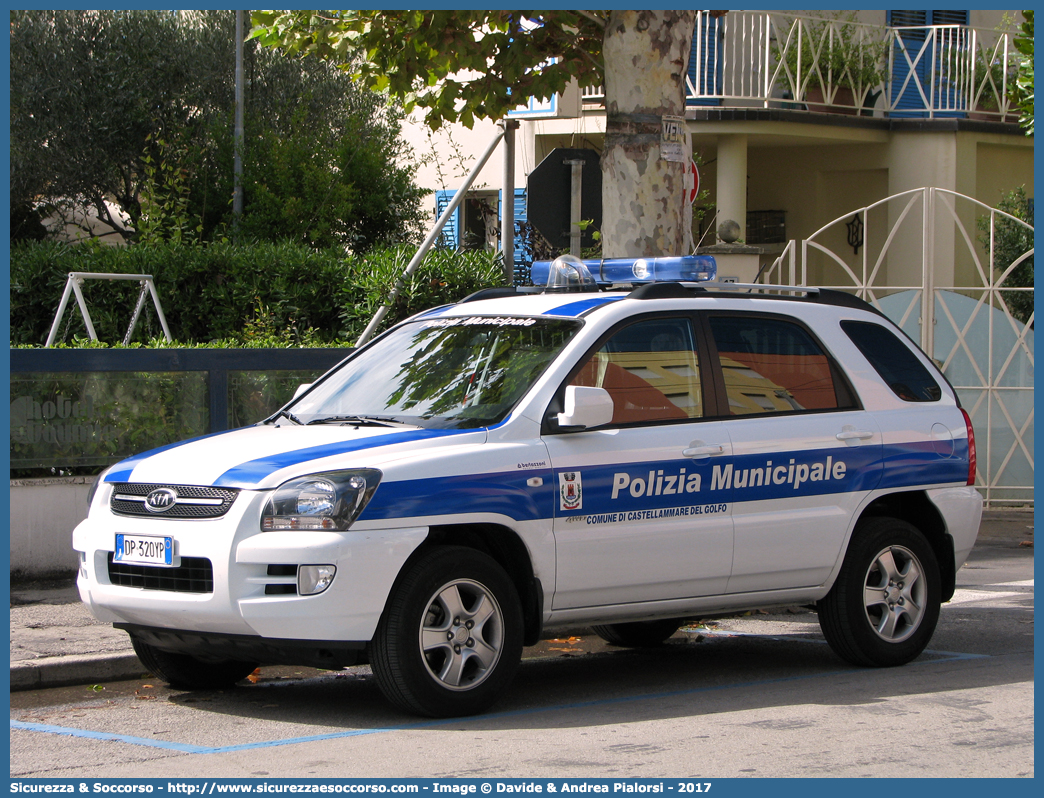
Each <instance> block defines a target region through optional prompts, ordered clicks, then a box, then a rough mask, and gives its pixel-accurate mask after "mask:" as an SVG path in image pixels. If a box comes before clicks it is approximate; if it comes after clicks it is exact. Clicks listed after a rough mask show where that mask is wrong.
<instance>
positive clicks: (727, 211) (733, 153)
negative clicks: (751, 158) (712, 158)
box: [714, 134, 747, 241]
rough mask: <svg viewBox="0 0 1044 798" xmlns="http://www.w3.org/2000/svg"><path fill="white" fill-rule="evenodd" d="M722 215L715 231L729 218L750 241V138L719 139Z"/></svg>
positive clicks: (720, 203) (719, 189)
mask: <svg viewBox="0 0 1044 798" xmlns="http://www.w3.org/2000/svg"><path fill="white" fill-rule="evenodd" d="M717 182H718V187H717V188H718V197H717V208H718V216H717V218H716V219H715V220H714V229H715V230H717V229H718V225H720V224H721V223H722V222H723V221H725V220H726V219H732V220H733V221H735V222H736V224H738V225H739V226H740V240H741V241H746V240H747V136H746V135H745V134H734V135H726V136H719V137H718V174H717Z"/></svg>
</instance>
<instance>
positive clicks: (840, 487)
mask: <svg viewBox="0 0 1044 798" xmlns="http://www.w3.org/2000/svg"><path fill="white" fill-rule="evenodd" d="M705 323H706V328H705V329H706V330H707V334H708V338H709V340H710V341H711V342H712V343H713V347H714V350H715V356H716V358H717V362H718V363H720V366H721V370H720V376H719V377H718V378H719V379H721V380H722V381H723V383H724V385H723V386H722V388H723V390H722V391H721V393H722V394H723V396H724V398H725V400H726V402H727V407H721V408H718V409H719V411H720V412H721V413H722V414H723V415H724V417H725V418H727V421H726V422H725V424H726V426H727V428H728V435H729V439H730V441H731V443H732V458H731V459H730V461H729V462H728V463H727V464H725V465H724V473H721V474H720V475H719V479H718V482H719V483H721V484H725V485H726V486H727V487H728V488H729V489H730V490H731V495H732V500H733V512H732V518H733V525H734V530H735V532H734V534H735V555H734V558H733V567H732V575H731V577H730V580H729V585H728V592H729V593H743V592H749V591H761V590H773V589H785V588H797V587H807V586H813V585H818V584H821V583H822V582H824V581H825V580H826V579H827V577H828V576H829V574H830V572H831V570H832V568H833V566H834V564H835V562H836V561H837V558H838V557H839V556H840V554H841V548H842V546H843V544H844V540H845V536H846V535H847V532H848V527H849V524H850V522H851V519H852V518H853V516H854V514H855V512H856V510H857V508H858V507H859V505H860V504H861V503H862V501H863V499H864V498H865V496H866V495H867V493H868V492H869V491H871V490H872V489H874V488H875V487H876V486H877V484H878V482H879V481H880V479H881V473H882V462H881V456H882V455H881V453H882V445H881V441H882V438H881V431H880V429H879V428H878V425H877V423H876V421H875V419H874V418H873V416H872V415H871V414H870V413H868V412H866V411H865V410H863V409H862V408H861V407H860V406H859V405H858V401H857V397H856V396H855V393H854V391H853V390H852V389H851V387H850V386H849V384H848V382H847V380H845V379H844V377H843V375H842V372H841V370H840V368H839V367H838V366H837V365H836V364H835V363H834V362H833V361H832V358H831V356H830V355H829V353H828V351H827V350H826V348H825V347H824V346H823V345H822V343H821V342H820V341H819V340H817V338H816V337H815V336H814V335H813V334H812V333H811V331H810V330H809V329H807V328H806V327H805V326H804V325H802V324H800V323H799V322H798V321H796V320H795V319H793V318H789V317H784V316H777V315H772V314H764V313H717V312H715V313H708V314H707V316H706V317H705Z"/></svg>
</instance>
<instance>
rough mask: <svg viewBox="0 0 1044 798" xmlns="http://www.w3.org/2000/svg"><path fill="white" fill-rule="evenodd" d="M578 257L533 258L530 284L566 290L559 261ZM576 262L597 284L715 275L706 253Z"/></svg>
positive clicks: (688, 280) (700, 279) (686, 279)
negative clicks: (580, 264)
mask: <svg viewBox="0 0 1044 798" xmlns="http://www.w3.org/2000/svg"><path fill="white" fill-rule="evenodd" d="M566 259H568V261H567V260H566ZM578 261H579V259H578V258H574V257H572V256H570V255H563V256H561V257H560V258H556V259H555V260H554V261H547V260H537V261H533V269H532V275H533V285H546V286H547V287H548V289H549V290H569V289H563V285H562V282H561V276H560V272H561V263H560V262H566V263H569V264H576V263H577V262H578ZM579 262H580V263H582V264H583V266H585V267H586V271H587V272H589V273H590V275H591V277H593V278H594V281H595V282H596V283H598V284H599V285H612V284H614V283H630V284H632V285H633V284H636V283H638V284H640V283H658V282H659V283H662V282H685V283H696V282H700V283H702V282H709V281H713V280H714V279H715V278H716V277H717V276H718V264H717V263H716V262H715V260H714V258H712V257H711V256H709V255H683V256H680V257H671V258H605V259H601V260H585V261H579ZM556 264H558V265H556ZM552 282H553V283H554V284H552ZM577 283H578V284H580V285H584V284H585V283H586V281H585V280H578V281H577ZM588 285H589V284H588ZM572 290H577V288H575V287H572Z"/></svg>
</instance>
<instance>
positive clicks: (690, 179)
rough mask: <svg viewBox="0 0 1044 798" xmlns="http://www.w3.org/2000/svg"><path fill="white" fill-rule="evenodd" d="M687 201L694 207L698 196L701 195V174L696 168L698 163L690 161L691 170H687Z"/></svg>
mask: <svg viewBox="0 0 1044 798" xmlns="http://www.w3.org/2000/svg"><path fill="white" fill-rule="evenodd" d="M683 185H684V187H685V201H686V202H687V203H688V204H689V205H692V203H694V202H695V201H696V195H697V194H699V193H700V172H699V170H698V169H697V168H696V161H689V168H688V169H686V170H685V182H684V183H683Z"/></svg>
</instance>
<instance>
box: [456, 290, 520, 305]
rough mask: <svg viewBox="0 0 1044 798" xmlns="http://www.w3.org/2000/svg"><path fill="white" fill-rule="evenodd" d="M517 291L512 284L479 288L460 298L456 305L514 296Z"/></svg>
mask: <svg viewBox="0 0 1044 798" xmlns="http://www.w3.org/2000/svg"><path fill="white" fill-rule="evenodd" d="M517 294H518V291H517V290H516V288H515V287H514V286H500V287H498V288H480V289H479V290H478V291H476V292H475V293H473V294H468V295H467V296H466V297H464V298H463V299H461V300H458V301H457V304H458V305H463V304H464V303H465V302H478V301H479V300H480V299H502V298H504V297H509V296H516V295H517Z"/></svg>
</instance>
